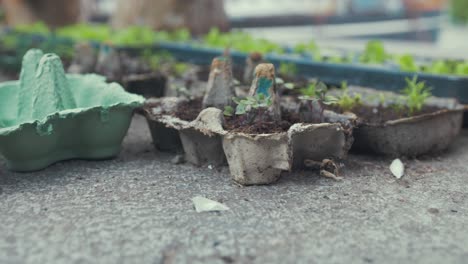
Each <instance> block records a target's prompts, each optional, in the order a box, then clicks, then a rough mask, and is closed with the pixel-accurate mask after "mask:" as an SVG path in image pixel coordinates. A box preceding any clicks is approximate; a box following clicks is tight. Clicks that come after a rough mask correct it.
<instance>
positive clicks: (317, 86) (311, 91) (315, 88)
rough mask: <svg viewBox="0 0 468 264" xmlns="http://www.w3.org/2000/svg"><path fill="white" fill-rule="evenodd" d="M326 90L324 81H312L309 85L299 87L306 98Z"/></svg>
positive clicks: (313, 96) (316, 95)
mask: <svg viewBox="0 0 468 264" xmlns="http://www.w3.org/2000/svg"><path fill="white" fill-rule="evenodd" d="M326 90H327V86H326V85H325V84H324V83H323V82H312V83H310V84H309V85H308V86H307V87H305V88H301V89H299V92H300V93H301V95H302V97H304V99H306V98H315V97H318V96H319V95H320V93H322V92H324V91H326Z"/></svg>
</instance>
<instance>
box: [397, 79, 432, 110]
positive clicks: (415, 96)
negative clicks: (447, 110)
mask: <svg viewBox="0 0 468 264" xmlns="http://www.w3.org/2000/svg"><path fill="white" fill-rule="evenodd" d="M405 80H406V87H405V88H404V89H403V90H402V94H403V95H405V101H406V104H407V106H408V110H409V114H410V115H412V114H414V113H416V112H419V111H421V109H422V107H423V106H424V103H425V102H426V100H427V99H428V98H429V97H431V95H432V94H431V91H430V88H428V87H426V84H425V83H424V82H418V78H417V77H416V76H414V77H413V79H408V78H406V79H405Z"/></svg>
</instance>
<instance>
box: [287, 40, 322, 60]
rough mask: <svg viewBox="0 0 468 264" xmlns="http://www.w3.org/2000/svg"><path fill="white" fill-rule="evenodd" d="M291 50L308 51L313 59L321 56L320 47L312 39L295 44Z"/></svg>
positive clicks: (300, 52) (297, 51) (302, 52)
mask: <svg viewBox="0 0 468 264" xmlns="http://www.w3.org/2000/svg"><path fill="white" fill-rule="evenodd" d="M293 51H294V52H295V53H299V54H304V53H309V54H311V55H312V57H313V59H314V61H321V60H322V56H321V55H320V49H319V47H318V46H317V44H316V43H315V41H313V40H311V41H310V42H309V43H299V44H297V45H296V46H294V48H293Z"/></svg>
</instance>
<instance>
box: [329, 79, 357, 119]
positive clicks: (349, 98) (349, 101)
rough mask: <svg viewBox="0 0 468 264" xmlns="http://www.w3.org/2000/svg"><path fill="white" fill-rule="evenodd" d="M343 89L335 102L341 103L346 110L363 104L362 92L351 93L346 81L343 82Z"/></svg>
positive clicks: (341, 106)
mask: <svg viewBox="0 0 468 264" xmlns="http://www.w3.org/2000/svg"><path fill="white" fill-rule="evenodd" d="M341 89H342V92H341V94H340V95H339V96H338V98H337V99H336V101H335V102H334V104H337V105H339V106H340V108H341V109H342V110H343V111H344V112H347V111H350V110H352V109H353V108H355V107H357V106H359V105H362V96H361V95H360V94H354V95H350V94H349V90H348V84H347V82H346V81H343V82H342V83H341Z"/></svg>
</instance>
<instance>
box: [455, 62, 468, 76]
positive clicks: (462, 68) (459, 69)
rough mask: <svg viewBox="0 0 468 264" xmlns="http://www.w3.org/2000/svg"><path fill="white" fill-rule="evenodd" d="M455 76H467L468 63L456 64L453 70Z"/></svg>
mask: <svg viewBox="0 0 468 264" xmlns="http://www.w3.org/2000/svg"><path fill="white" fill-rule="evenodd" d="M455 74H457V75H468V62H462V63H459V64H457V66H456V68H455Z"/></svg>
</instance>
